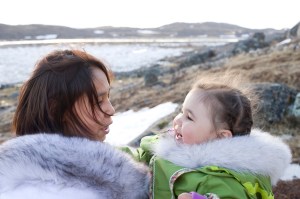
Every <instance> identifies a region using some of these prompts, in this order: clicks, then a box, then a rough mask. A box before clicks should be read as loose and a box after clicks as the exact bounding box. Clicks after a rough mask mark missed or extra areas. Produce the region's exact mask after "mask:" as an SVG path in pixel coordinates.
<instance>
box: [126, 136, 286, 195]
mask: <svg viewBox="0 0 300 199" xmlns="http://www.w3.org/2000/svg"><path fill="white" fill-rule="evenodd" d="M253 134H254V136H252V137H251V136H243V137H242V138H238V140H237V139H236V138H230V139H222V140H219V141H217V142H221V143H219V144H218V145H216V146H214V145H215V144H214V142H211V143H208V144H205V145H198V146H197V145H193V146H188V145H185V146H182V144H181V145H180V144H176V143H175V142H174V139H173V138H170V137H165V138H159V137H158V136H148V137H145V138H143V139H142V141H141V146H140V148H138V149H137V150H136V151H134V152H130V153H131V154H132V155H133V156H134V157H135V158H136V160H138V161H142V162H145V163H146V164H149V165H150V168H151V170H152V174H153V178H152V187H151V189H152V190H151V191H152V194H151V195H152V198H158V199H165V198H177V197H178V195H179V194H180V193H183V192H191V191H195V192H198V193H199V194H202V195H205V194H208V193H214V194H216V195H217V196H219V197H220V198H222V199H223V198H231V199H234V198H236V199H244V198H245V199H246V198H249V199H250V198H251V199H258V198H262V199H272V198H274V195H273V193H272V185H271V180H270V178H273V179H272V180H273V181H274V180H275V181H277V180H278V179H274V178H276V177H274V176H271V173H272V171H271V172H270V171H269V172H268V170H269V169H273V168H272V165H273V164H274V165H276V164H279V167H280V165H284V166H283V167H282V168H279V169H277V170H274V169H273V171H274V172H277V173H276V175H275V176H278V172H279V170H280V169H282V170H284V168H285V167H287V166H288V163H289V162H290V158H291V156H290V151H289V149H288V147H287V146H286V145H285V144H284V143H282V142H281V141H279V140H276V142H275V143H272V142H267V143H266V142H265V141H264V139H266V138H269V137H270V135H268V134H264V133H261V135H259V137H258V138H257V137H255V135H256V133H253ZM253 137H254V139H253ZM271 138H273V137H271ZM240 139H242V140H240ZM243 139H244V140H243ZM273 141H274V140H273ZM249 143H250V145H249ZM228 144H230V145H231V146H229V147H228ZM247 144H248V145H247ZM251 146H255V149H254V151H255V152H254V153H255V154H256V155H253V154H247V151H249V150H248V149H247V148H248V147H251ZM216 147H217V148H216ZM220 147H221V148H220ZM222 147H223V149H224V150H226V151H225V154H224V151H223V149H222ZM245 147H246V148H245ZM262 147H263V148H262ZM260 148H261V149H263V150H266V149H269V150H270V151H267V152H265V151H260ZM212 149H214V153H212V151H211V150H212ZM197 150H199V151H197ZM235 150H239V151H242V152H243V153H245V156H246V157H249V158H246V159H245V158H241V161H245V163H246V164H245V163H243V162H242V163H241V164H240V165H239V164H238V163H237V165H238V166H235V165H231V163H230V162H231V160H232V162H234V163H236V162H238V161H237V160H239V157H235V156H234V155H233V154H234V153H237V155H238V152H236V151H235ZM218 151H220V153H221V156H220V155H218V154H216V153H217V152H218ZM250 151H252V150H250ZM274 151H282V152H281V153H279V154H277V155H278V156H274V155H273V156H274V158H269V159H268V158H266V159H264V158H263V157H261V154H262V155H263V154H265V155H270V154H271V153H273V152H274ZM193 152H194V153H193ZM259 152H260V153H259ZM153 153H155V155H153ZM207 154H208V157H205V155H206V156H207ZM189 155H191V156H190V157H188V156H189ZM198 155H199V157H196V156H198ZM223 156H224V157H225V158H224V157H223ZM182 157H184V158H182ZM218 157H219V158H218ZM227 157H228V158H227ZM215 158H218V159H221V160H218V159H217V161H216V162H214V159H215ZM258 158H259V160H256V159H258ZM182 159H184V160H182ZM172 160H173V161H172ZM264 160H266V161H264ZM181 161H182V162H181ZM194 161H195V162H198V163H199V166H194V165H193V164H194ZM199 161H200V162H199ZM201 161H203V164H201ZM248 161H249V162H248ZM172 162H176V163H177V164H174V163H172ZM282 162H285V163H284V164H282ZM198 163H197V164H198ZM204 163H208V164H204ZM249 164H250V167H249V166H248V165H249ZM260 164H262V165H260ZM179 165H181V166H179ZM244 165H246V166H244ZM243 166H244V167H245V168H243ZM252 166H253V167H254V168H251V167H252ZM263 166H265V167H266V168H265V169H262V168H261V167H263ZM268 166H270V168H268ZM281 174H282V171H281V172H280V175H281Z"/></svg>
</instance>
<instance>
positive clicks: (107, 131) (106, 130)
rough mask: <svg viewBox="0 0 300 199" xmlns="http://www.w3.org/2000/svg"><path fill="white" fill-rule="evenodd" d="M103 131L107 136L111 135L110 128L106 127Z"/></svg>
mask: <svg viewBox="0 0 300 199" xmlns="http://www.w3.org/2000/svg"><path fill="white" fill-rule="evenodd" d="M103 131H104V132H105V133H106V134H108V133H109V126H107V127H105V128H104V129H103Z"/></svg>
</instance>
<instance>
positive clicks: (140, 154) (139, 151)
mask: <svg viewBox="0 0 300 199" xmlns="http://www.w3.org/2000/svg"><path fill="white" fill-rule="evenodd" d="M157 141H158V136H146V137H143V138H142V139H141V143H140V147H139V148H131V147H128V146H125V147H120V149H121V150H122V151H123V152H125V153H127V154H129V155H131V156H132V157H133V158H134V159H135V160H136V161H138V162H143V163H146V164H147V165H149V162H150V160H151V158H152V156H153V153H152V146H153V144H154V143H156V142H157Z"/></svg>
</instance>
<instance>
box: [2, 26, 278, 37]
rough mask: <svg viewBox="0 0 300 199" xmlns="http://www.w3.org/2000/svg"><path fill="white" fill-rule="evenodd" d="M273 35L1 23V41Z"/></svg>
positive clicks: (229, 29) (226, 29)
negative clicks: (78, 27) (77, 27)
mask: <svg viewBox="0 0 300 199" xmlns="http://www.w3.org/2000/svg"><path fill="white" fill-rule="evenodd" d="M258 31H260V32H264V33H265V34H273V33H279V32H281V33H282V32H283V30H275V29H260V30H257V29H248V28H243V27H240V26H236V25H232V24H226V23H215V22H206V23H172V24H169V25H165V26H161V27H158V28H149V29H139V28H126V27H97V28H87V29H76V28H69V27H65V26H52V25H38V24H34V25H16V26H12V25H5V24H0V40H24V39H30V40H32V39H74V38H137V37H138V38H143V37H144V38H170V37H173V38H177V37H178V38H180V37H219V36H221V35H225V36H226V35H227V36H233V35H235V36H242V35H244V34H252V33H254V32H258Z"/></svg>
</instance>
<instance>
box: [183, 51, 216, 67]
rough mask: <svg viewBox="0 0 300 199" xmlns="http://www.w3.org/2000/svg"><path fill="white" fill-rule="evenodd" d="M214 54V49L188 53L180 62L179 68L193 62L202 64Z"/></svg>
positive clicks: (193, 63) (190, 64)
mask: <svg viewBox="0 0 300 199" xmlns="http://www.w3.org/2000/svg"><path fill="white" fill-rule="evenodd" d="M214 56H216V52H215V51H214V50H207V51H205V52H195V53H193V54H191V55H189V56H188V57H187V58H186V59H185V60H183V61H182V63H180V65H179V68H185V67H189V66H192V65H195V64H202V63H204V62H206V61H208V60H210V59H211V58H213V57H214Z"/></svg>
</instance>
